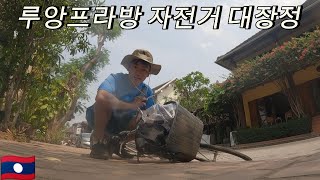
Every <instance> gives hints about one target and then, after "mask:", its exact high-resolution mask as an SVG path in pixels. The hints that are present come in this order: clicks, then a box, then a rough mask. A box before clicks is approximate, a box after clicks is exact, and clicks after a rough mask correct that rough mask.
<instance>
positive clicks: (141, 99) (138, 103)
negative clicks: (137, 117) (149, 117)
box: [132, 96, 147, 109]
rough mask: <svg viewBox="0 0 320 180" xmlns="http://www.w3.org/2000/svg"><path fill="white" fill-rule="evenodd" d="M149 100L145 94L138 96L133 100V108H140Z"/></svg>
mask: <svg viewBox="0 0 320 180" xmlns="http://www.w3.org/2000/svg"><path fill="white" fill-rule="evenodd" d="M146 102H147V98H146V97H144V96H138V97H136V98H135V99H134V101H133V102H132V105H133V108H134V109H138V108H139V107H141V106H145V105H146Z"/></svg>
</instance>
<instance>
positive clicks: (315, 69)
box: [216, 0, 320, 133]
mask: <svg viewBox="0 0 320 180" xmlns="http://www.w3.org/2000/svg"><path fill="white" fill-rule="evenodd" d="M302 6H303V10H302V14H301V20H300V25H299V26H298V27H297V28H296V29H292V30H286V29H283V28H282V27H281V25H280V24H281V21H279V20H277V21H276V22H275V25H274V27H272V28H271V29H268V30H262V31H260V32H258V33H256V34H255V35H253V36H252V37H250V38H249V39H247V40H246V41H244V42H242V43H241V44H240V45H238V46H237V47H235V48H234V49H232V50H231V51H229V52H227V53H226V54H225V55H222V56H220V57H218V58H217V60H216V63H217V64H218V65H220V66H222V67H224V68H227V69H229V70H230V71H234V70H235V69H236V68H237V67H238V66H239V64H241V63H242V62H244V61H245V60H247V59H251V58H254V57H257V56H259V55H262V54H264V53H267V52H270V51H271V50H272V49H273V48H275V47H278V46H279V45H281V44H282V43H283V42H286V41H288V40H290V39H291V38H292V37H299V36H300V35H302V34H303V33H304V32H309V31H312V30H314V29H315V27H316V26H319V25H320V13H319V11H320V1H319V0H307V1H306V2H305V3H304V4H303V5H302ZM318 61H319V63H318V64H315V65H312V66H309V67H303V68H301V69H300V70H298V71H295V72H294V73H293V74H292V79H293V82H294V84H295V86H296V87H297V89H298V96H299V98H300V99H301V101H302V105H303V109H304V111H305V113H306V114H307V115H308V116H310V117H312V129H313V131H314V132H316V133H320V99H319V97H320V57H319V60H318ZM289 66H290V65H289ZM276 80H277V79H274V80H269V81H267V82H261V83H256V84H255V85H253V86H250V87H247V88H245V89H244V90H243V91H242V92H241V96H242V103H243V111H244V113H243V114H244V117H243V118H244V119H245V122H246V126H248V127H257V126H259V124H261V121H264V120H265V121H266V122H269V120H270V122H271V123H276V120H277V118H279V119H282V120H283V119H287V116H288V115H290V113H289V112H290V110H291V107H290V106H289V104H288V99H287V97H286V96H284V94H282V92H281V88H279V86H277V85H276V83H275V81H276ZM268 107H269V108H268ZM267 111H270V112H271V113H272V114H273V113H275V114H277V115H276V116H275V117H270V118H271V119H270V118H269V117H267V115H266V114H268V113H267ZM276 111H277V112H276ZM268 118H269V119H268Z"/></svg>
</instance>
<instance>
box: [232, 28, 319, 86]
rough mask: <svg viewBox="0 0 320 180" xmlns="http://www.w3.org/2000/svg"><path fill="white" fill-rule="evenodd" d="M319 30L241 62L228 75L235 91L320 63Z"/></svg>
mask: <svg viewBox="0 0 320 180" xmlns="http://www.w3.org/2000/svg"><path fill="white" fill-rule="evenodd" d="M319 58H320V29H319V27H318V28H316V29H315V30H314V31H312V32H306V33H305V34H303V35H302V36H301V37H296V38H292V39H291V40H289V41H287V42H284V43H283V44H282V45H280V46H277V47H276V48H274V49H272V50H271V52H268V53H265V54H263V55H261V56H257V57H255V58H253V59H249V60H247V61H245V62H244V63H242V64H240V65H239V66H238V67H237V68H236V69H235V71H234V72H233V75H232V76H231V77H230V78H229V80H230V82H231V83H232V84H231V86H230V89H231V90H232V91H243V90H244V89H247V88H250V87H252V86H253V85H257V84H260V83H263V82H267V81H271V80H275V79H277V78H282V77H285V76H286V75H287V74H290V73H292V72H295V71H297V70H300V69H303V68H304V67H307V66H310V65H313V64H315V63H318V62H319Z"/></svg>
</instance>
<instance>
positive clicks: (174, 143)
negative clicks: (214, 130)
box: [166, 101, 203, 162]
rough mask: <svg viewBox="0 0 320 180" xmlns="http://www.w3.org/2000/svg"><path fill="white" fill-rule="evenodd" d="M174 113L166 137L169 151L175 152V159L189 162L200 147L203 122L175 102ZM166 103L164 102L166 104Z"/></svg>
mask: <svg viewBox="0 0 320 180" xmlns="http://www.w3.org/2000/svg"><path fill="white" fill-rule="evenodd" d="M168 103H175V104H176V105H177V109H176V115H175V118H174V120H173V123H172V125H171V128H170V132H169V134H168V136H167V138H166V145H167V148H168V150H169V151H171V152H174V153H175V154H176V156H175V160H177V161H181V162H189V161H191V160H193V159H194V158H195V157H196V155H197V152H198V150H199V147H200V141H201V137H202V134H203V123H202V121H201V120H199V119H198V118H197V117H195V116H194V115H193V114H192V113H190V112H189V111H188V110H186V109H185V108H184V107H182V106H180V105H179V104H178V103H177V102H173V101H171V102H168ZM168 103H166V104H168Z"/></svg>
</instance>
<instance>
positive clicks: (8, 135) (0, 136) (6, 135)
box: [0, 131, 14, 141]
mask: <svg viewBox="0 0 320 180" xmlns="http://www.w3.org/2000/svg"><path fill="white" fill-rule="evenodd" d="M0 139H5V140H11V141H13V140H14V137H13V134H12V133H8V132H3V131H0Z"/></svg>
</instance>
